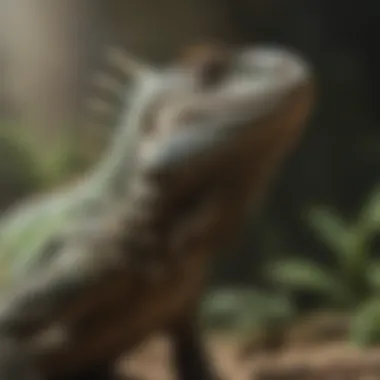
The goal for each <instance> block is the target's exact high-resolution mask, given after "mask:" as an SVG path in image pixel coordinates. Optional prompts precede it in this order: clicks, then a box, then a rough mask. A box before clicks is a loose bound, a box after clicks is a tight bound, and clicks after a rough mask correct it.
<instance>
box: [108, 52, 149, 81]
mask: <svg viewBox="0 0 380 380" xmlns="http://www.w3.org/2000/svg"><path fill="white" fill-rule="evenodd" d="M105 57H106V60H107V62H108V63H109V64H111V65H112V66H114V67H116V68H118V69H119V70H121V71H122V72H123V73H124V74H125V75H127V76H132V77H133V78H136V77H139V76H141V75H143V74H145V73H147V72H150V71H152V69H151V68H150V67H149V66H148V65H147V64H145V63H143V62H141V61H139V60H138V59H137V58H136V57H134V56H133V55H131V54H129V53H127V52H126V51H125V49H123V48H118V47H114V46H109V47H107V48H106V51H105Z"/></svg>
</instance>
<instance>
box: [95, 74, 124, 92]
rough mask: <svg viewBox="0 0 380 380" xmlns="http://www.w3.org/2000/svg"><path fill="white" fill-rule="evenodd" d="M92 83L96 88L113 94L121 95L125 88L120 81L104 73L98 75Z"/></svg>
mask: <svg viewBox="0 0 380 380" xmlns="http://www.w3.org/2000/svg"><path fill="white" fill-rule="evenodd" d="M92 82H93V83H94V85H95V86H96V87H99V88H100V89H102V90H106V91H109V92H112V93H113V94H120V93H121V91H122V89H123V87H124V86H123V84H122V83H121V82H120V81H119V80H117V79H116V78H114V77H112V76H111V75H108V74H106V73H104V72H98V73H96V74H95V75H94V78H93V81H92Z"/></svg>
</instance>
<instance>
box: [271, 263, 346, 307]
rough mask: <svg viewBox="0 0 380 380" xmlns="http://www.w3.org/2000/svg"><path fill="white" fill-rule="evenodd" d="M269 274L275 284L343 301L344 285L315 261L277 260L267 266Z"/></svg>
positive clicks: (344, 297) (344, 296)
mask: <svg viewBox="0 0 380 380" xmlns="http://www.w3.org/2000/svg"><path fill="white" fill-rule="evenodd" d="M268 274H269V276H270V278H271V279H272V280H273V281H274V282H276V283H277V284H279V285H281V286H283V287H285V288H287V289H289V290H291V291H298V290H307V291H311V292H314V293H318V294H323V295H325V296H328V297H329V298H330V299H332V300H335V301H338V302H345V301H347V300H348V298H349V297H348V294H347V291H346V289H345V286H344V285H343V284H342V283H341V282H340V281H339V280H338V279H337V278H336V276H334V274H333V273H330V272H329V271H328V270H327V269H325V268H323V267H321V266H319V265H318V264H316V263H313V262H309V261H302V260H284V261H278V262H276V263H275V264H273V265H271V266H270V267H269V273H268Z"/></svg>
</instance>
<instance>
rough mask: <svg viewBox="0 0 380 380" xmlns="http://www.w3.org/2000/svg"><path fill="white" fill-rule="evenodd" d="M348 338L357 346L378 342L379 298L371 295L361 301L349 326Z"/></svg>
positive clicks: (379, 321)
mask: <svg viewBox="0 0 380 380" xmlns="http://www.w3.org/2000/svg"><path fill="white" fill-rule="evenodd" d="M350 338H351V340H352V341H353V342H355V343H356V344H357V345H359V346H364V347H366V346H370V345H374V344H379V343H380V299H379V298H378V297H373V298H371V299H369V300H368V301H366V302H365V303H363V304H362V305H361V306H360V307H359V308H358V311H357V312H356V314H355V316H354V318H353V321H352V324H351V328H350Z"/></svg>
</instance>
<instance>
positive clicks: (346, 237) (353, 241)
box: [309, 207, 367, 274]
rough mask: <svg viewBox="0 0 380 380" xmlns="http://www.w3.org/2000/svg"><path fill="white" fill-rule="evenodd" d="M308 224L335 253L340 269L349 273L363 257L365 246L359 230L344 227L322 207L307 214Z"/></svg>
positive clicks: (336, 216)
mask: <svg viewBox="0 0 380 380" xmlns="http://www.w3.org/2000/svg"><path fill="white" fill-rule="evenodd" d="M309 223H310V225H311V227H312V228H313V229H314V231H315V232H316V233H317V234H318V235H319V237H320V238H321V239H322V240H323V241H324V242H325V243H326V244H327V245H328V246H329V247H330V248H331V249H332V251H333V252H334V253H335V255H336V257H337V259H338V261H339V263H340V266H341V269H342V270H343V271H345V272H347V274H348V273H351V272H353V271H354V270H355V268H356V267H357V265H358V264H359V266H361V265H362V263H361V261H362V260H363V259H364V258H365V260H366V258H367V256H366V255H365V246H364V242H363V239H362V236H361V235H362V234H360V233H359V232H360V229H355V228H353V227H351V226H346V225H345V223H344V222H343V220H341V218H339V216H338V215H336V214H335V213H333V212H331V211H329V210H328V209H326V208H324V207H314V208H312V209H311V210H310V212H309Z"/></svg>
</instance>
